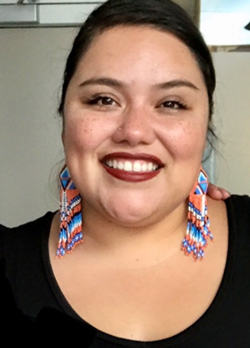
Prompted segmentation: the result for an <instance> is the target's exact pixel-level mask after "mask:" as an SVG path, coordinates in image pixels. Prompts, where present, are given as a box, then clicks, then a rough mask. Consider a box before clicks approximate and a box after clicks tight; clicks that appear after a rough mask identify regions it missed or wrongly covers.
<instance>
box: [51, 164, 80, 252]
mask: <svg viewBox="0 0 250 348" xmlns="http://www.w3.org/2000/svg"><path fill="white" fill-rule="evenodd" d="M60 185H61V190H60V233H59V241H58V247H57V253H56V255H57V257H62V256H64V255H65V253H70V252H71V251H72V250H73V249H74V248H75V246H76V245H77V244H79V243H81V242H82V240H83V233H82V215H81V196H80V194H79V191H78V190H77V189H76V187H75V185H74V183H73V181H72V179H71V177H70V173H69V171H68V168H67V167H64V168H63V170H62V171H61V174H60Z"/></svg>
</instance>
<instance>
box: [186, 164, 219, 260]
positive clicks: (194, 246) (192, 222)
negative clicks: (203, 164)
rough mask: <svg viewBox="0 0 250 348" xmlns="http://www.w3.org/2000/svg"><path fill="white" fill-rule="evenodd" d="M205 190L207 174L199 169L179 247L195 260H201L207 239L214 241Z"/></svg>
mask: <svg viewBox="0 0 250 348" xmlns="http://www.w3.org/2000/svg"><path fill="white" fill-rule="evenodd" d="M207 189H208V178H207V174H206V173H205V171H204V170H203V169H202V168H201V170H200V173H199V177H198V181H197V183H196V184H195V186H194V188H193V190H192V192H191V194H190V196H189V203H188V225H187V232H186V237H185V238H184V239H183V241H182V246H181V249H182V250H183V251H184V253H185V254H186V255H192V256H193V257H194V259H195V260H197V259H200V260H202V259H203V257H204V253H205V251H204V249H205V248H206V247H207V243H208V239H211V240H213V239H214V238H213V235H212V233H211V231H210V221H209V217H208V212H207V196H206V193H207Z"/></svg>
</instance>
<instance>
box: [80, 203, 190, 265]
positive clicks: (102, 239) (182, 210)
mask: <svg viewBox="0 0 250 348" xmlns="http://www.w3.org/2000/svg"><path fill="white" fill-rule="evenodd" d="M82 215H83V236H84V237H83V238H84V243H83V247H84V248H87V249H88V250H92V251H96V252H97V251H98V252H99V251H100V250H101V251H102V252H104V253H109V254H112V255H113V256H114V257H115V255H117V256H118V257H119V258H122V256H124V258H128V256H129V257H132V258H133V259H136V260H138V259H143V258H144V259H145V260H146V259H147V260H148V259H150V260H151V261H152V262H153V260H158V261H159V259H160V258H161V257H162V258H164V259H165V258H166V257H168V256H169V257H170V256H171V255H172V254H173V253H175V252H179V251H180V248H181V242H182V239H183V238H184V236H185V232H186V228H187V205H186V202H185V203H183V204H181V205H180V206H178V207H177V208H176V209H175V210H174V211H172V212H171V213H170V214H167V215H165V216H163V217H161V219H158V220H157V222H151V223H146V222H144V223H141V224H140V225H139V224H138V225H130V226H128V225H125V224H121V223H119V221H115V220H111V219H109V218H106V217H105V216H103V215H102V214H100V213H99V212H96V211H95V210H93V209H91V207H89V206H88V205H86V204H85V206H84V207H83V214H82ZM149 262H150V261H149Z"/></svg>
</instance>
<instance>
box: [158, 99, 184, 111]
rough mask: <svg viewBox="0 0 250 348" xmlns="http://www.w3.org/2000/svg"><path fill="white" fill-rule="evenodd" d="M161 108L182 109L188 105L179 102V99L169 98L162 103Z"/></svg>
mask: <svg viewBox="0 0 250 348" xmlns="http://www.w3.org/2000/svg"><path fill="white" fill-rule="evenodd" d="M160 107H161V108H168V109H173V110H180V109H186V108H187V107H186V105H184V104H183V103H181V102H179V101H175V100H168V101H165V102H164V103H162V104H161V105H160Z"/></svg>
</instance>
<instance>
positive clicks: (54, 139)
mask: <svg viewBox="0 0 250 348" xmlns="http://www.w3.org/2000/svg"><path fill="white" fill-rule="evenodd" d="M76 31H77V29H76V28H67V29H64V28H60V29H58V28H57V29H56V28H54V29H45V28H43V29H0V197H1V199H0V223H2V224H6V225H8V226H13V225H16V224H19V223H23V222H25V221H27V220H29V219H33V218H36V217H38V216H40V215H41V214H43V213H45V212H46V211H47V210H54V209H56V208H58V201H57V195H56V187H57V186H56V177H55V172H56V171H57V170H58V169H59V167H58V166H57V167H55V168H54V166H55V164H56V163H57V162H58V161H60V160H61V159H63V151H62V147H61V138H60V137H61V119H60V117H59V116H58V114H57V106H58V99H59V98H58V96H59V93H60V86H61V81H62V74H63V69H64V64H65V59H66V56H67V54H68V52H69V48H70V45H71V42H72V39H73V37H74V36H75V33H76ZM51 174H52V178H50V175H51ZM50 184H51V186H50Z"/></svg>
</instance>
